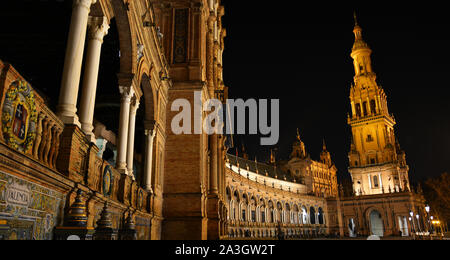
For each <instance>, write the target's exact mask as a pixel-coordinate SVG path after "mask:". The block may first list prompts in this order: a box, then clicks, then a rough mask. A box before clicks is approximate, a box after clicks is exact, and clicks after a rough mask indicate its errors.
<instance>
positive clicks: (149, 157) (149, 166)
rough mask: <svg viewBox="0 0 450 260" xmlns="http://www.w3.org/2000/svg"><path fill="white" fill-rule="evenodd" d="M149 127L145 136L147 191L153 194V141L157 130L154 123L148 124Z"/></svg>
mask: <svg viewBox="0 0 450 260" xmlns="http://www.w3.org/2000/svg"><path fill="white" fill-rule="evenodd" d="M146 124H148V125H149V126H146V130H145V135H146V137H147V138H146V144H145V146H146V148H145V156H146V157H145V168H144V174H145V187H144V188H145V189H146V190H147V191H150V192H153V190H152V171H153V141H154V140H155V136H156V129H154V128H155V127H154V122H153V123H146Z"/></svg>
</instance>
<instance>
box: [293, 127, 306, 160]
mask: <svg viewBox="0 0 450 260" xmlns="http://www.w3.org/2000/svg"><path fill="white" fill-rule="evenodd" d="M307 156H308V154H307V153H306V147H305V143H303V141H302V139H301V138H300V132H299V130H298V129H297V140H296V141H295V142H294V144H293V145H292V153H291V159H292V158H299V159H305V158H306V157H307Z"/></svg>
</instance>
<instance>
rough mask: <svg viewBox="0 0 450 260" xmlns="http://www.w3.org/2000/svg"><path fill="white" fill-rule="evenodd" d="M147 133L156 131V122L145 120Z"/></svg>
mask: <svg viewBox="0 0 450 260" xmlns="http://www.w3.org/2000/svg"><path fill="white" fill-rule="evenodd" d="M144 128H145V131H153V132H155V130H156V121H155V120H145V121H144Z"/></svg>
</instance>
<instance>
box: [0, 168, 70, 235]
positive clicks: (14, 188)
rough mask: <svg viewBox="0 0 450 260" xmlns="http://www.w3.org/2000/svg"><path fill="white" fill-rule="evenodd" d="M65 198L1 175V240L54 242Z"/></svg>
mask: <svg viewBox="0 0 450 260" xmlns="http://www.w3.org/2000/svg"><path fill="white" fill-rule="evenodd" d="M64 201H65V196H64V195H63V194H62V193H59V192H57V191H54V190H51V189H48V188H45V187H43V186H39V185H36V184H34V183H31V182H29V181H26V180H22V179H19V178H17V177H15V176H12V175H9V174H6V173H3V172H0V212H1V213H0V221H1V223H2V228H1V229H0V239H13V240H15V239H22V240H25V239H26V240H31V239H35V240H51V239H52V238H53V227H55V226H56V225H57V224H58V221H59V219H61V217H62V214H63V210H64Z"/></svg>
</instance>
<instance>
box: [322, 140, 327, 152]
mask: <svg viewBox="0 0 450 260" xmlns="http://www.w3.org/2000/svg"><path fill="white" fill-rule="evenodd" d="M322 148H323V150H324V151H326V150H327V144H326V143H325V138H323V146H322Z"/></svg>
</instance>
